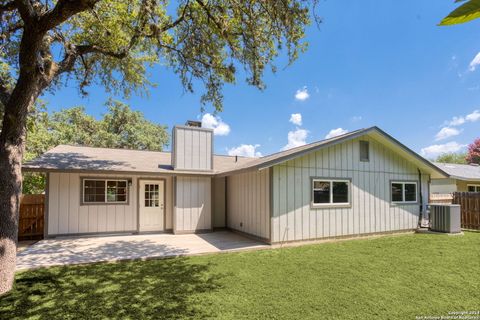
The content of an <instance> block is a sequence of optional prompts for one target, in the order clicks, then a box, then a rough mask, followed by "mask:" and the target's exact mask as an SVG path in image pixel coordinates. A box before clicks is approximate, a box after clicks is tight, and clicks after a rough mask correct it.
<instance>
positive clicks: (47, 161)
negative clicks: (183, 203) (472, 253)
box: [23, 127, 448, 178]
mask: <svg viewBox="0 0 480 320" xmlns="http://www.w3.org/2000/svg"><path fill="white" fill-rule="evenodd" d="M364 135H369V136H370V137H372V138H374V139H376V140H377V141H379V142H381V143H383V144H384V145H386V146H387V147H389V148H390V149H392V150H393V151H395V152H397V153H398V154H400V155H401V156H403V157H404V158H406V159H408V160H409V161H411V162H413V163H414V164H415V165H416V166H417V167H418V168H419V169H421V170H422V171H423V172H427V173H430V174H431V176H432V178H445V177H448V174H447V173H446V172H444V171H443V170H442V169H441V168H439V167H438V166H435V165H434V164H433V163H431V162H430V161H428V160H426V159H424V158H423V157H421V156H420V155H419V154H417V153H416V152H414V151H412V150H410V149H409V148H407V147H406V146H405V145H403V144H402V143H400V142H399V141H398V140H396V139H394V138H393V137H391V136H390V135H388V134H387V133H385V132H384V131H382V130H381V129H380V128H378V127H371V128H366V129H360V130H356V131H352V132H349V133H346V134H343V135H340V136H337V137H334V138H330V139H325V140H321V141H317V142H314V143H310V144H307V145H304V146H300V147H296V148H292V149H289V150H285V151H281V152H278V153H274V154H271V155H268V156H265V157H261V158H246V157H235V156H219V155H215V156H214V166H213V167H214V171H213V172H209V171H206V172H202V171H180V170H173V167H172V166H171V159H170V156H171V155H170V152H155V151H138V150H127V149H106V148H91V147H81V146H68V145H60V146H57V147H55V148H53V149H51V150H49V151H48V152H46V153H45V154H43V155H42V156H40V157H39V158H37V159H35V160H33V161H30V162H27V163H25V164H24V165H23V169H24V170H25V171H104V172H115V171H118V172H132V173H153V174H196V175H197V174H198V175H214V174H218V175H220V176H228V175H232V174H234V173H239V172H243V171H250V170H261V169H266V168H269V167H271V166H274V165H277V164H280V163H282V162H285V161H288V160H291V159H293V158H297V157H300V156H302V155H305V154H308V153H310V152H314V151H317V150H320V149H322V148H325V147H329V146H332V145H335V144H339V143H342V142H345V141H348V140H350V139H355V138H358V137H361V136H364Z"/></svg>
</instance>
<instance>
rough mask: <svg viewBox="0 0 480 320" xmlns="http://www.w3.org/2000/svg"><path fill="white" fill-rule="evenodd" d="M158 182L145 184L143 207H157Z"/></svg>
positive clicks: (158, 202) (158, 203)
mask: <svg viewBox="0 0 480 320" xmlns="http://www.w3.org/2000/svg"><path fill="white" fill-rule="evenodd" d="M159 199H160V198H159V193H158V184H145V207H159V206H160V201H159Z"/></svg>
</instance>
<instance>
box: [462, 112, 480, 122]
mask: <svg viewBox="0 0 480 320" xmlns="http://www.w3.org/2000/svg"><path fill="white" fill-rule="evenodd" d="M465 120H467V121H470V122H477V121H478V120H480V110H475V111H473V112H472V113H470V114H467V116H466V117H465Z"/></svg>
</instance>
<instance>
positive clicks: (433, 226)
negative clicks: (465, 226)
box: [430, 204, 462, 233]
mask: <svg viewBox="0 0 480 320" xmlns="http://www.w3.org/2000/svg"><path fill="white" fill-rule="evenodd" d="M430 230H432V231H438V232H447V233H459V232H461V231H462V230H461V228H460V205H458V204H430Z"/></svg>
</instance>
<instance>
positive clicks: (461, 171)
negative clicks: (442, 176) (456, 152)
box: [434, 162, 480, 181]
mask: <svg viewBox="0 0 480 320" xmlns="http://www.w3.org/2000/svg"><path fill="white" fill-rule="evenodd" d="M434 164H435V165H436V166H437V167H439V168H440V169H442V170H443V171H445V172H446V173H448V175H449V176H450V177H451V178H454V179H458V180H468V181H480V166H478V165H471V164H456V163H440V162H434Z"/></svg>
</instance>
